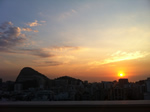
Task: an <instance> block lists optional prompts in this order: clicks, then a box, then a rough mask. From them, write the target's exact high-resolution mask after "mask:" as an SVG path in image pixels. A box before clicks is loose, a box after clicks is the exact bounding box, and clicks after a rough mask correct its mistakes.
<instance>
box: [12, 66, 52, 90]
mask: <svg viewBox="0 0 150 112" xmlns="http://www.w3.org/2000/svg"><path fill="white" fill-rule="evenodd" d="M49 82H50V79H49V78H47V77H46V76H44V75H43V74H41V73H39V72H38V71H36V70H34V69H32V68H30V67H25V68H23V69H22V70H21V71H20V73H19V75H18V77H17V79H16V81H15V83H21V84H22V85H23V88H24V89H28V88H31V87H34V88H39V87H42V88H46V87H48V86H49Z"/></svg>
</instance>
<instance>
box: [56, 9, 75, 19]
mask: <svg viewBox="0 0 150 112" xmlns="http://www.w3.org/2000/svg"><path fill="white" fill-rule="evenodd" d="M76 13H77V11H76V10H74V9H71V10H69V11H68V12H63V13H61V14H60V15H59V16H58V20H64V19H66V18H68V17H71V16H72V15H73V14H76Z"/></svg>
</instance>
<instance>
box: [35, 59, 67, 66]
mask: <svg viewBox="0 0 150 112" xmlns="http://www.w3.org/2000/svg"><path fill="white" fill-rule="evenodd" d="M33 63H35V64H36V66H41V67H45V66H59V65H63V64H64V63H62V62H59V61H43V60H34V61H33Z"/></svg>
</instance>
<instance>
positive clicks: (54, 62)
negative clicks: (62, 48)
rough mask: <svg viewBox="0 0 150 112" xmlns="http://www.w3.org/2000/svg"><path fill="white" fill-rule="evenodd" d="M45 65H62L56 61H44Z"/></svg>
mask: <svg viewBox="0 0 150 112" xmlns="http://www.w3.org/2000/svg"><path fill="white" fill-rule="evenodd" d="M45 64H46V65H47V66H58V65H62V64H63V63H62V62H58V61H46V62H45Z"/></svg>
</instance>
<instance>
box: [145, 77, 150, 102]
mask: <svg viewBox="0 0 150 112" xmlns="http://www.w3.org/2000/svg"><path fill="white" fill-rule="evenodd" d="M146 88H147V89H146V91H147V92H146V93H145V94H144V100H150V78H147V80H146Z"/></svg>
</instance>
